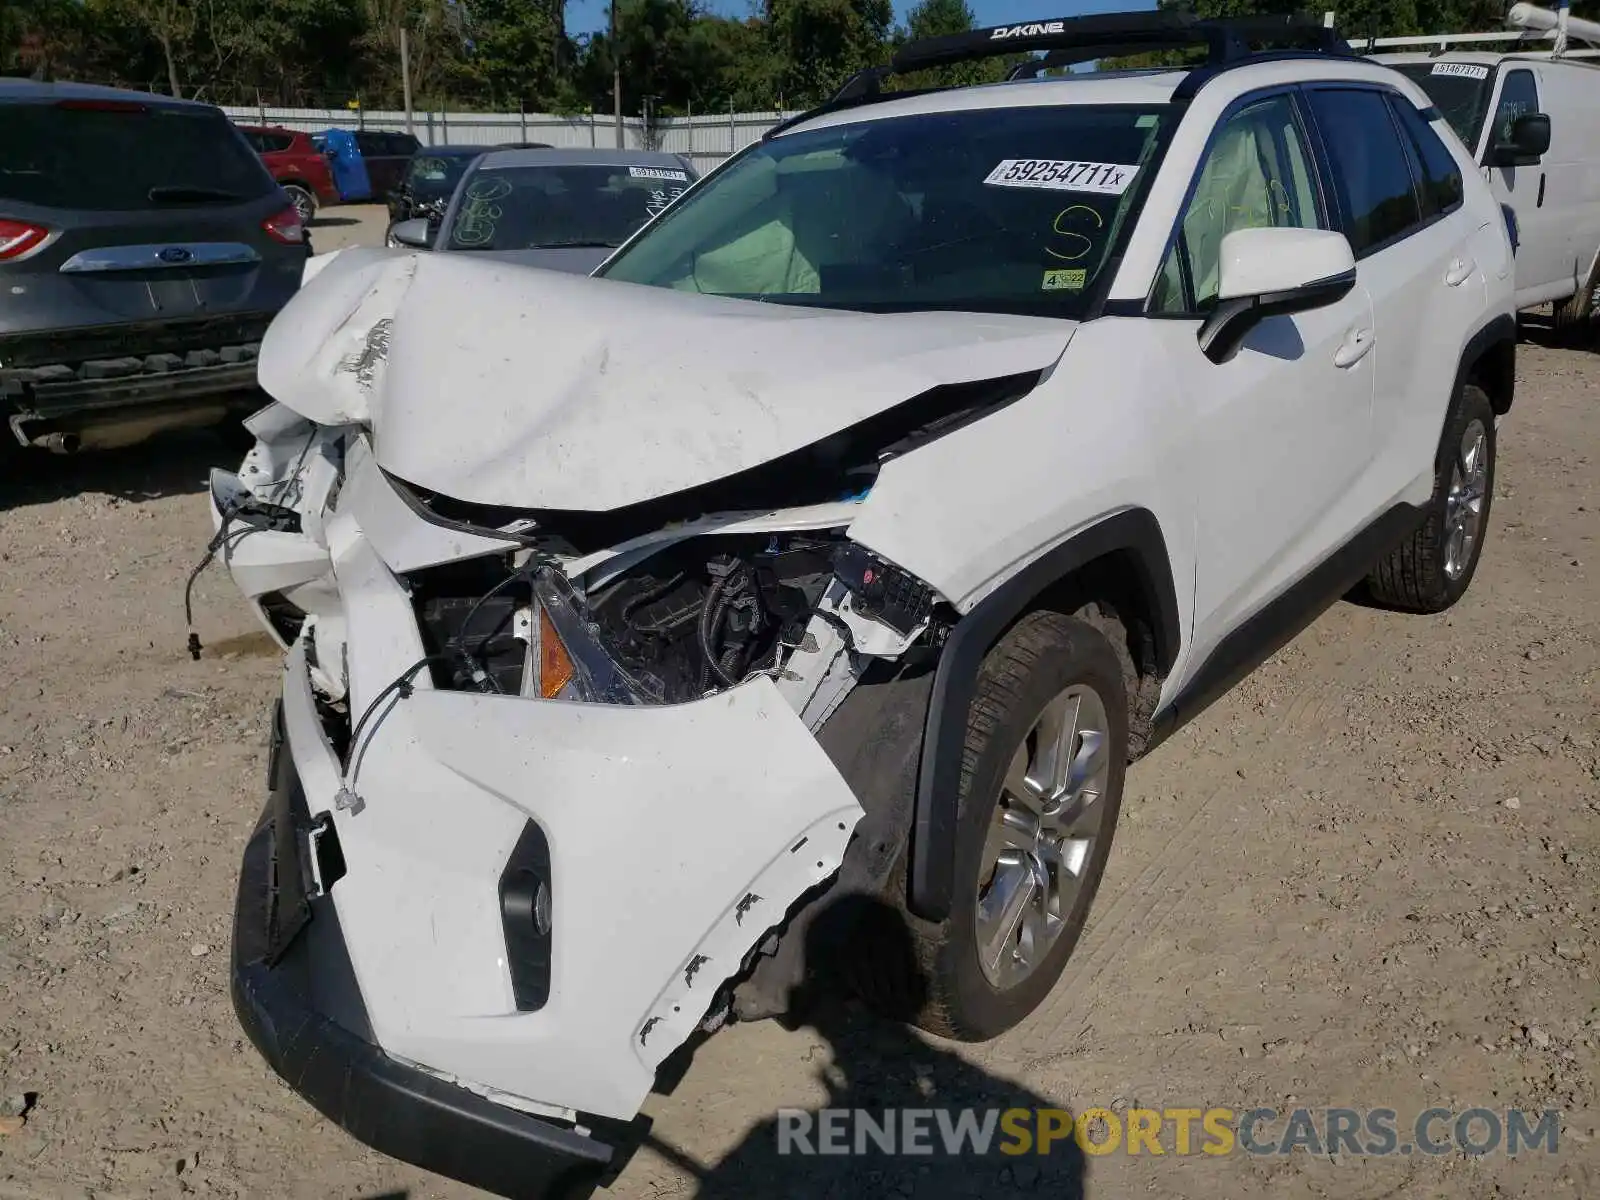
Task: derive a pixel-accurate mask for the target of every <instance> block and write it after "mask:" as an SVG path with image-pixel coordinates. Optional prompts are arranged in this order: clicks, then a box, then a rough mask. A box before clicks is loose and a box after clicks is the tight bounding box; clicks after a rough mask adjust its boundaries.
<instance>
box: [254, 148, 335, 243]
mask: <svg viewBox="0 0 1600 1200" xmlns="http://www.w3.org/2000/svg"><path fill="white" fill-rule="evenodd" d="M239 130H240V132H241V133H243V134H244V136H245V140H246V141H248V142H249V143H250V144H251V145H252V146H254V147H255V150H256V153H257V154H259V155H260V156H261V161H262V162H263V163H265V164H266V167H267V170H268V171H269V172H271V173H272V177H273V178H274V179H276V180H277V181H278V183H279V185H280V186H282V188H283V190H284V191H286V192H288V193H289V199H290V200H292V201H293V202H294V207H295V211H296V212H298V213H299V214H300V220H301V221H304V222H308V223H309V222H310V220H311V218H312V217H313V216H314V215H315V214H316V211H317V207H318V206H319V205H322V204H337V203H338V202H339V189H338V188H336V187H335V186H334V184H333V172H332V171H331V170H330V169H329V167H328V160H327V159H326V158H324V157H323V156H322V151H320V150H318V149H317V148H316V146H314V145H312V142H311V135H310V134H309V133H302V132H300V131H299V130H297V129H281V128H279V127H278V126H276V125H241V126H239Z"/></svg>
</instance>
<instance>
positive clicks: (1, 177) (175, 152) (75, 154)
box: [0, 104, 277, 211]
mask: <svg viewBox="0 0 1600 1200" xmlns="http://www.w3.org/2000/svg"><path fill="white" fill-rule="evenodd" d="M276 187H277V184H275V183H273V181H272V177H271V176H269V175H268V174H267V172H266V170H265V168H263V167H262V165H261V160H260V159H259V158H257V157H256V155H255V154H253V153H252V152H251V149H250V146H249V144H248V143H247V142H245V141H244V140H243V139H242V138H240V137H239V135H238V133H237V131H236V130H235V128H234V126H233V125H232V123H231V122H229V121H228V119H227V118H226V117H224V116H223V115H222V114H221V113H220V112H217V111H215V110H207V109H193V110H189V109H171V108H162V107H156V106H152V107H149V108H146V107H144V106H131V105H130V106H128V107H116V108H111V107H108V106H84V107H75V106H71V105H69V104H55V105H50V104H13V105H0V201H6V200H10V201H13V202H15V203H19V204H38V205H43V206H45V207H49V208H79V209H91V210H95V211H127V210H133V209H151V208H169V207H176V206H180V205H184V204H218V203H229V202H238V201H245V200H259V199H260V198H262V197H263V196H266V195H268V194H269V193H270V192H272V190H273V189H274V188H276Z"/></svg>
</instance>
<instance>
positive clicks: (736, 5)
mask: <svg viewBox="0 0 1600 1200" xmlns="http://www.w3.org/2000/svg"><path fill="white" fill-rule="evenodd" d="M914 2H915V0H895V5H894V15H895V20H896V21H904V20H905V16H906V10H907V9H908V8H910V7H911V5H912V3H914ZM968 3H970V4H971V5H972V11H973V12H974V13H976V14H977V17H978V24H979V25H1010V24H1014V23H1015V22H1017V21H1038V20H1043V19H1046V18H1049V17H1075V16H1079V15H1081V14H1083V13H1092V12H1126V11H1127V10H1128V9H1130V8H1154V7H1155V5H1154V3H1153V2H1149V0H1104V2H1103V3H1097V2H1095V0H1089V2H1088V3H1085V2H1084V0H1058V2H1057V3H1054V4H1052V3H1050V0H968ZM710 8H711V11H713V12H718V13H722V14H723V15H724V16H729V17H738V16H745V15H747V14H748V13H749V12H750V11H751V2H750V0H710ZM610 11H611V9H610V6H609V4H608V3H607V0H570V2H569V3H568V4H567V32H568V33H570V34H579V33H590V32H593V31H594V30H596V29H602V28H604V27H605V24H606V21H607V19H608V18H607V14H608V13H609V12H610Z"/></svg>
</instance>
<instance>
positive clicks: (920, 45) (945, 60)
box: [880, 9, 1352, 75]
mask: <svg viewBox="0 0 1600 1200" xmlns="http://www.w3.org/2000/svg"><path fill="white" fill-rule="evenodd" d="M1202 46H1203V47H1205V49H1206V60H1207V61H1208V62H1211V63H1222V62H1233V61H1236V60H1239V59H1243V58H1248V57H1249V56H1250V55H1252V54H1255V53H1257V49H1256V47H1258V46H1262V47H1272V48H1275V49H1283V50H1289V49H1299V50H1313V51H1317V52H1320V53H1323V54H1337V55H1349V54H1351V53H1352V52H1351V50H1350V47H1349V45H1348V44H1346V42H1345V41H1344V39H1343V38H1341V37H1340V36H1339V35H1338V34H1337V33H1335V32H1334V31H1333V30H1332V29H1329V28H1327V27H1326V26H1324V25H1323V23H1322V21H1321V19H1320V18H1316V17H1312V16H1308V15H1299V14H1276V15H1268V16H1253V17H1226V18H1215V19H1207V18H1202V17H1196V16H1195V15H1193V14H1192V13H1186V12H1177V11H1174V10H1171V9H1157V10H1155V11H1154V12H1130V13H1096V14H1093V15H1090V16H1086V17H1061V18H1058V19H1056V20H1053V21H1027V22H1024V23H1022V24H1019V25H1000V26H996V27H995V28H992V29H974V30H972V31H971V32H970V33H955V34H950V35H948V36H945V37H936V38H924V39H923V40H921V41H918V42H911V43H909V44H907V45H905V46H902V47H901V48H900V49H899V50H898V51H896V52H895V55H894V57H893V58H892V59H890V60H889V67H888V70H889V71H890V72H892V73H893V74H897V75H900V74H905V73H906V72H908V71H920V70H924V69H926V68H928V67H943V66H949V65H951V64H953V63H961V62H972V61H975V60H977V59H982V58H994V57H996V56H998V55H1002V54H1015V53H1018V52H1020V51H1038V50H1042V51H1045V52H1046V54H1047V55H1048V58H1047V59H1046V60H1045V61H1049V59H1054V60H1055V62H1054V65H1056V66H1067V65H1070V64H1072V63H1078V62H1089V61H1091V60H1093V59H1097V58H1119V57H1122V56H1124V55H1129V54H1144V53H1149V52H1151V51H1158V50H1184V49H1189V48H1191V47H1202ZM1022 65H1023V66H1024V67H1031V66H1032V64H1028V63H1025V64H1022ZM880 69H881V68H880ZM1040 69H1042V68H1040Z"/></svg>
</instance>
